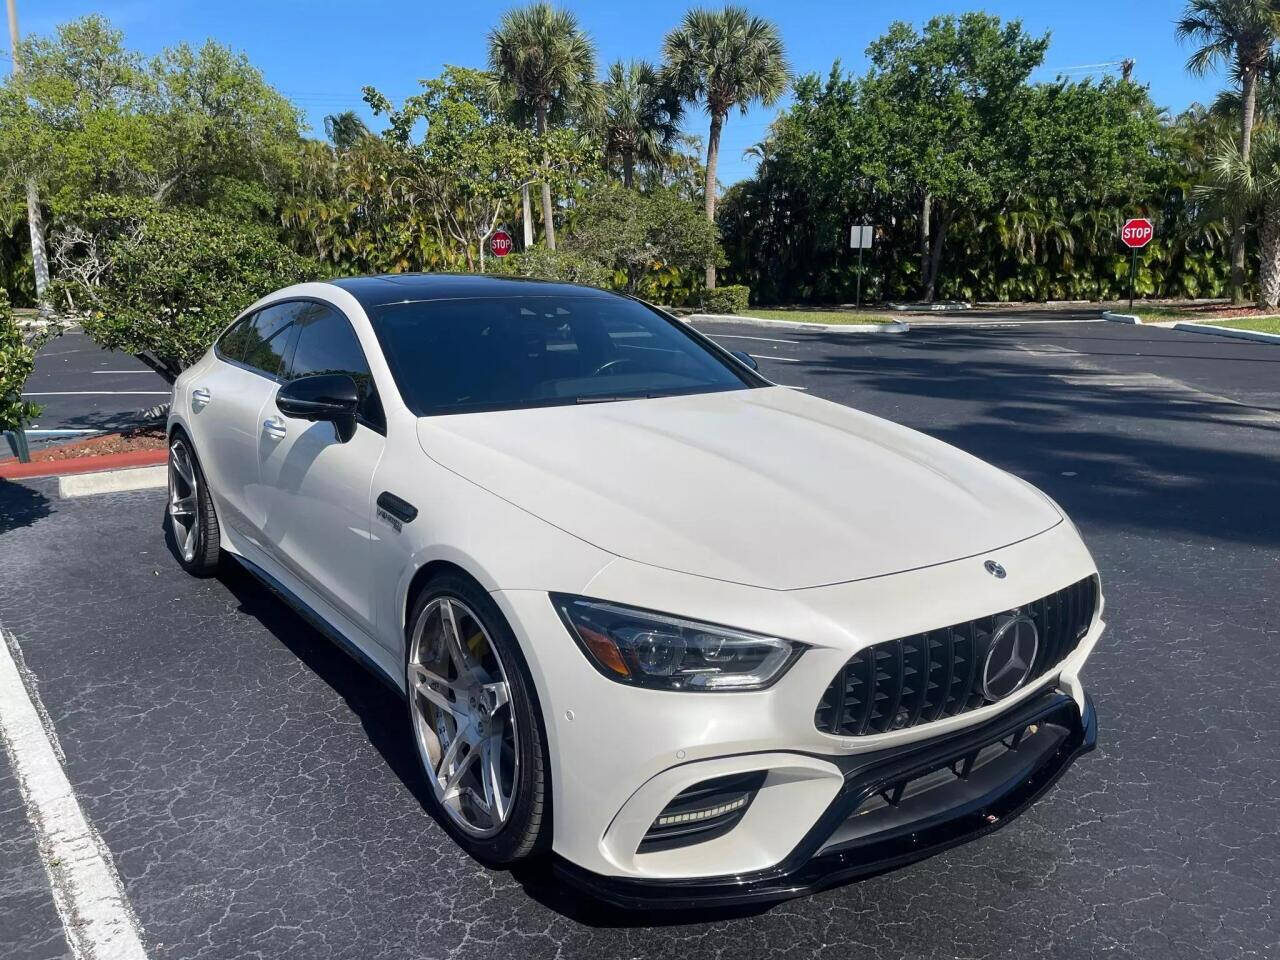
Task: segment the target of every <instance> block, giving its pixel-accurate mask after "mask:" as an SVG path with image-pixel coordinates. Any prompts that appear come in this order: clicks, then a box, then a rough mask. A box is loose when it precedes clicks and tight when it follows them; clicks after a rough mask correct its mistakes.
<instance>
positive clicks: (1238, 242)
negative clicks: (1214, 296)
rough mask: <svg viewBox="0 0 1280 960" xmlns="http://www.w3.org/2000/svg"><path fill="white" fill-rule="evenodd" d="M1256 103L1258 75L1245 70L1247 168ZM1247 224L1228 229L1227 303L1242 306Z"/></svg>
mask: <svg viewBox="0 0 1280 960" xmlns="http://www.w3.org/2000/svg"><path fill="white" fill-rule="evenodd" d="M1257 103H1258V72H1257V70H1255V69H1253V68H1251V67H1247V68H1245V70H1244V71H1243V73H1242V75H1241V77H1240V160H1241V162H1242V163H1243V164H1244V165H1245V166H1246V167H1248V165H1249V153H1250V152H1251V150H1252V148H1253V114H1254V110H1255V109H1256V107H1257ZM1248 234H1249V222H1248V220H1247V219H1246V218H1245V217H1244V216H1241V217H1240V220H1239V222H1238V223H1233V224H1232V225H1231V302H1232V303H1244V280H1245V264H1244V254H1245V244H1246V243H1247V241H1248Z"/></svg>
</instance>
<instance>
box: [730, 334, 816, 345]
mask: <svg viewBox="0 0 1280 960" xmlns="http://www.w3.org/2000/svg"><path fill="white" fill-rule="evenodd" d="M707 336H708V337H710V338H711V339H712V340H762V341H764V342H765V343H799V342H800V341H799V340H775V339H774V338H773V337H744V336H743V335H742V334H740V333H708V334H707Z"/></svg>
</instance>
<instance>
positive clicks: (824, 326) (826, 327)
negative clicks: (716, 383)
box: [679, 313, 911, 333]
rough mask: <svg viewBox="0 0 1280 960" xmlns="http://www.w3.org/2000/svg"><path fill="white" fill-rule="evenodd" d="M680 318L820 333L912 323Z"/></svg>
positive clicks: (901, 329) (901, 327) (884, 329)
mask: <svg viewBox="0 0 1280 960" xmlns="http://www.w3.org/2000/svg"><path fill="white" fill-rule="evenodd" d="M679 319H681V320H683V321H684V322H685V323H742V324H746V325H747V326H749V327H773V328H775V329H782V330H816V331H818V332H819V333H906V332H907V331H908V330H910V329H911V324H909V323H907V322H906V321H905V320H890V321H888V322H887V323H805V322H804V321H801V320H769V319H767V318H765V317H742V316H738V315H737V314H732V313H694V314H690V315H689V316H687V317H680V318H679Z"/></svg>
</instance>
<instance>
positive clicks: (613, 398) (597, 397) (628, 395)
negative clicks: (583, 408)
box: [573, 393, 649, 403]
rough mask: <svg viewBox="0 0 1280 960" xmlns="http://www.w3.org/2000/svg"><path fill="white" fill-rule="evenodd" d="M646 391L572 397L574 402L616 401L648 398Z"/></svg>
mask: <svg viewBox="0 0 1280 960" xmlns="http://www.w3.org/2000/svg"><path fill="white" fill-rule="evenodd" d="M648 399H649V394H647V393H620V394H617V395H615V396H610V395H609V394H603V393H602V394H596V395H595V396H587V397H574V398H573V402H574V403H617V402H618V401H619V400H648Z"/></svg>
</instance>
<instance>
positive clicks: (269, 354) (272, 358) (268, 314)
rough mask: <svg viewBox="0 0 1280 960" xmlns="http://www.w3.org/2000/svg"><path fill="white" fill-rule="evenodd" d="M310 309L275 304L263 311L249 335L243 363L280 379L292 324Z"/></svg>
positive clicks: (296, 305)
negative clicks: (278, 376) (299, 315)
mask: <svg viewBox="0 0 1280 960" xmlns="http://www.w3.org/2000/svg"><path fill="white" fill-rule="evenodd" d="M309 306H310V304H308V303H275V304H272V305H271V306H269V307H264V308H263V309H261V310H259V311H258V313H257V315H256V316H255V317H254V318H253V323H252V324H251V325H250V326H249V328H248V330H247V331H246V333H245V347H244V355H243V357H242V358H241V359H242V362H243V363H245V364H246V365H248V366H250V367H253V368H254V369H255V370H261V371H262V372H263V373H265V374H267V375H268V376H272V377H274V376H277V375H279V373H280V368H281V365H282V363H283V362H284V355H285V348H286V347H287V346H288V345H289V336H290V334H291V332H292V327H291V324H292V323H293V322H294V319H295V317H296V316H297V315H298V314H300V313H302V312H304V311H305V309H306V308H307V307H309Z"/></svg>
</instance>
